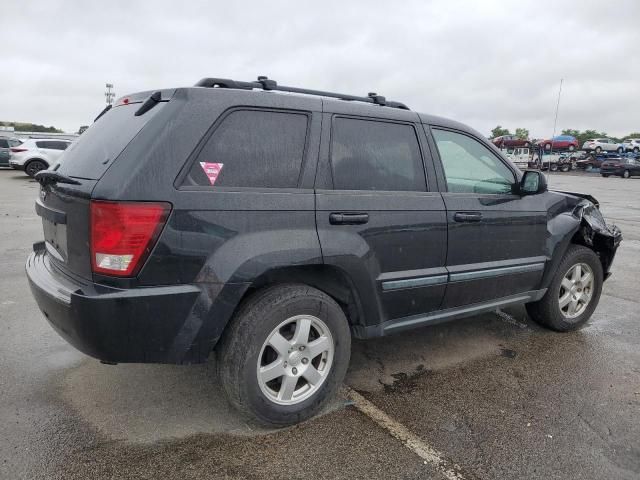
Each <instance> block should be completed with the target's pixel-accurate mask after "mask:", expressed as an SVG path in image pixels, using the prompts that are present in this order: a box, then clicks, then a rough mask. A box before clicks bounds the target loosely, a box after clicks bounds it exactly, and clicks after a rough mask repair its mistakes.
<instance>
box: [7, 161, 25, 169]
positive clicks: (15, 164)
mask: <svg viewBox="0 0 640 480" xmlns="http://www.w3.org/2000/svg"><path fill="white" fill-rule="evenodd" d="M9 166H10V167H11V168H13V169H14V170H24V165H23V164H21V163H18V162H15V161H12V160H9Z"/></svg>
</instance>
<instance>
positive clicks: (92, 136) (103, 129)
mask: <svg viewBox="0 0 640 480" xmlns="http://www.w3.org/2000/svg"><path fill="white" fill-rule="evenodd" d="M165 105H166V102H160V103H159V104H158V105H157V106H156V107H155V108H152V109H151V110H149V111H148V112H147V113H145V114H144V115H140V116H138V117H136V116H135V115H134V113H135V112H136V110H138V108H140V104H139V103H138V104H136V103H133V104H129V105H122V106H117V107H114V108H112V109H111V110H109V111H108V112H107V113H105V114H104V115H103V116H102V117H100V118H99V119H98V121H96V122H94V123H93V125H91V126H90V127H89V128H88V129H87V130H86V131H85V132H84V133H83V134H82V135H81V136H80V137H79V138H78V139H77V140H76V141H75V142H73V143H72V144H71V145H70V146H69V148H67V149H66V151H65V154H64V162H62V164H61V165H60V168H59V169H58V171H59V172H60V173H62V174H64V175H68V176H70V177H77V178H87V179H90V180H98V179H99V178H100V177H102V175H103V174H104V172H106V171H107V168H109V166H110V165H111V164H112V163H113V161H114V160H115V159H116V158H117V157H118V155H120V153H122V151H123V150H124V149H125V147H126V146H127V145H128V144H129V142H131V140H133V138H134V137H135V136H136V135H137V134H138V132H140V130H142V127H144V125H145V124H146V123H147V122H149V120H151V119H152V118H153V117H154V116H155V115H158V113H159V112H161V111H162V109H163V108H164V106H165Z"/></svg>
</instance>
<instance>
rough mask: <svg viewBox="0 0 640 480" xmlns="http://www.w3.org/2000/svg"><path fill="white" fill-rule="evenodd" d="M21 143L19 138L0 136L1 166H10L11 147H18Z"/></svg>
mask: <svg viewBox="0 0 640 480" xmlns="http://www.w3.org/2000/svg"><path fill="white" fill-rule="evenodd" d="M21 143H22V142H21V141H20V140H18V139H17V138H6V137H5V138H0V167H8V166H10V164H9V160H10V159H11V147H17V146H18V145H20V144H21Z"/></svg>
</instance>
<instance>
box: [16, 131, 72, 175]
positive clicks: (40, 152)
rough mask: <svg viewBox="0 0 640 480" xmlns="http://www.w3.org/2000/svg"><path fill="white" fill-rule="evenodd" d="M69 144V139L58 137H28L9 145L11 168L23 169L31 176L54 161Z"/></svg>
mask: <svg viewBox="0 0 640 480" xmlns="http://www.w3.org/2000/svg"><path fill="white" fill-rule="evenodd" d="M69 145H71V141H69V140H62V139H59V138H30V139H29V140H25V141H24V142H23V143H22V144H21V145H17V146H15V147H11V158H10V159H9V164H10V165H11V168H15V169H16V170H24V171H25V172H26V174H27V175H29V176H30V177H33V176H34V175H35V174H36V173H38V172H39V171H40V170H45V169H47V168H49V167H50V166H51V165H53V164H54V163H56V161H57V160H58V157H59V156H60V155H62V153H63V152H64V151H65V150H66V149H67V147H68V146H69Z"/></svg>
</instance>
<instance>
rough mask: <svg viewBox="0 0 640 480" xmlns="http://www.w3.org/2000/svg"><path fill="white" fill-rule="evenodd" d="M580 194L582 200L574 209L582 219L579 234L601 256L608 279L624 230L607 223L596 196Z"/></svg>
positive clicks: (575, 213) (585, 243) (574, 212)
mask: <svg viewBox="0 0 640 480" xmlns="http://www.w3.org/2000/svg"><path fill="white" fill-rule="evenodd" d="M572 195H576V194H572ZM580 196H581V197H582V200H581V201H580V202H579V203H578V204H577V205H576V207H575V208H574V211H573V214H574V215H575V216H576V217H577V218H579V219H580V228H579V230H578V232H577V235H578V236H579V238H580V240H581V241H582V242H583V243H584V245H586V246H587V247H589V248H591V249H593V250H594V251H595V252H596V253H597V254H598V256H599V257H600V262H601V263H602V269H603V272H604V276H605V279H606V278H608V277H609V276H610V275H611V273H610V269H611V264H612V263H613V259H614V257H615V255H616V251H617V250H618V247H619V246H620V242H622V232H621V231H620V229H619V228H618V227H617V226H616V225H607V222H606V221H605V219H604V217H603V216H602V213H601V212H600V209H599V204H598V202H597V201H596V199H595V198H593V197H591V196H589V195H580Z"/></svg>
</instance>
